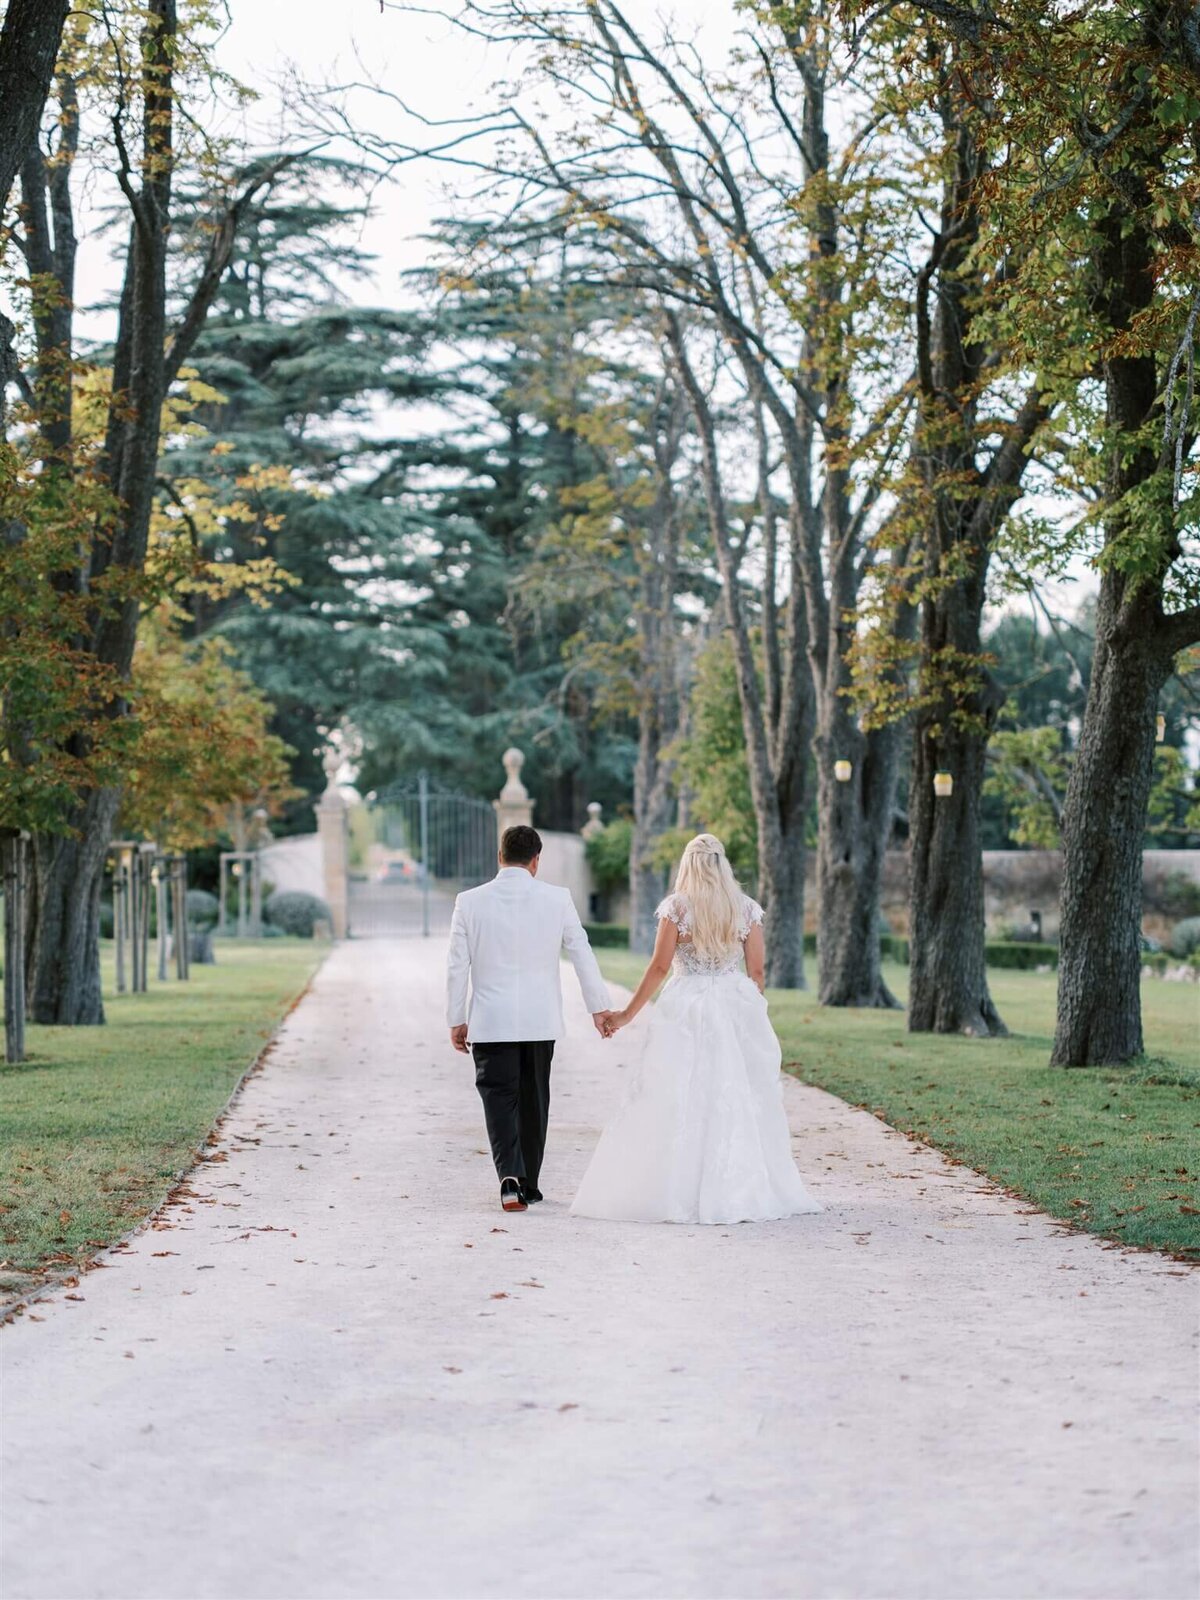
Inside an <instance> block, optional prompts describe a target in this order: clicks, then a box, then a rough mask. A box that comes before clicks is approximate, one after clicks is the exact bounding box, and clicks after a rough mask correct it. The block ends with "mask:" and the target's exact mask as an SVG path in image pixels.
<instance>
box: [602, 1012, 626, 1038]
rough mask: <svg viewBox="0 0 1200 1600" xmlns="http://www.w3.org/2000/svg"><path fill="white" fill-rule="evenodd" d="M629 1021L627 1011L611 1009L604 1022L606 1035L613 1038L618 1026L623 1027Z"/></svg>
mask: <svg viewBox="0 0 1200 1600" xmlns="http://www.w3.org/2000/svg"><path fill="white" fill-rule="evenodd" d="M628 1021H629V1013H628V1012H627V1011H610V1012H609V1013H608V1017H607V1019H606V1020H605V1024H604V1037H605V1038H606V1039H611V1038H612V1036H613V1034H614V1033H616V1031H617V1029H618V1028H623V1027H625V1025H626V1024H627V1023H628Z"/></svg>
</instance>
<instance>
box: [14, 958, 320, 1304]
mask: <svg viewBox="0 0 1200 1600" xmlns="http://www.w3.org/2000/svg"><path fill="white" fill-rule="evenodd" d="M338 943H339V941H337V940H331V941H330V943H329V944H328V945H327V946H326V949H325V952H324V954H323V955H322V956H321V958H320V959H319V960H318V962H317V964H316V966H315V967H314V968H313V969H312V971H311V972H310V973H309V975H308V977H307V978H306V979H305V981H304V987H303V988H302V989H300V991H299V992H298V993H297V994H296V995H295V996H294V997H293V999H292V1000H291V1001H290V1002H289V1003H288V1005H287V1006H286V1008H285V1009H284V1011H283V1014H282V1015H281V1016H280V1018H279V1020H278V1021H277V1022H276V1024H275V1026H274V1028H272V1030H271V1036H270V1038H269V1039H268V1040H267V1041H266V1043H265V1044H264V1045H263V1047H262V1049H261V1050H260V1051H259V1052H258V1054H257V1055H256V1056H255V1057H254V1058H253V1060H252V1061H250V1062H249V1064H248V1065H247V1066H246V1067H245V1068H244V1069H243V1070H242V1072H241V1073H240V1075H239V1076H238V1078H237V1081H236V1082H235V1083H234V1085H233V1087H232V1088H231V1089H230V1091H229V1094H228V1096H227V1097H226V1100H225V1103H224V1105H223V1106H222V1107H221V1109H220V1110H219V1111H218V1112H217V1114H216V1115H215V1116H214V1117H213V1119H212V1121H211V1122H210V1123H209V1124H208V1126H207V1128H205V1130H204V1132H203V1133H202V1134H201V1135H200V1138H199V1139H198V1140H197V1141H196V1143H195V1144H194V1145H193V1147H192V1149H191V1151H190V1152H189V1154H188V1158H187V1160H186V1162H185V1163H184V1165H183V1166H181V1167H179V1168H178V1169H177V1170H176V1172H174V1173H173V1174H172V1176H171V1178H170V1179H169V1181H168V1187H167V1191H166V1193H165V1194H164V1195H163V1197H162V1199H161V1200H159V1202H158V1203H157V1205H155V1206H154V1207H153V1208H152V1209H151V1210H149V1211H147V1213H146V1215H145V1216H144V1217H142V1218H141V1219H140V1220H139V1221H137V1222H135V1223H134V1224H133V1225H132V1226H131V1227H129V1228H127V1229H126V1230H125V1232H124V1233H122V1234H119V1235H118V1236H117V1237H116V1238H115V1239H113V1240H111V1241H110V1243H108V1244H106V1245H104V1247H103V1248H102V1249H100V1250H97V1251H95V1252H94V1254H92V1255H90V1256H89V1257H88V1259H87V1260H86V1261H84V1262H79V1263H74V1264H72V1265H71V1266H70V1267H65V1266H64V1267H63V1269H62V1270H61V1271H58V1272H55V1271H48V1272H45V1273H43V1274H33V1273H31V1274H30V1276H31V1277H35V1278H36V1282H35V1283H34V1284H33V1285H32V1288H30V1287H29V1286H26V1288H25V1289H23V1290H22V1291H21V1292H20V1294H19V1295H16V1296H14V1297H12V1298H3V1297H2V1296H0V1328H5V1327H9V1326H11V1325H12V1324H13V1323H15V1322H16V1321H17V1319H18V1318H19V1317H21V1316H23V1315H24V1313H25V1312H26V1311H27V1310H28V1309H29V1307H30V1306H35V1305H41V1304H43V1303H44V1302H46V1301H47V1300H49V1299H50V1298H51V1297H52V1296H53V1295H54V1294H55V1293H56V1292H57V1291H58V1290H61V1289H65V1288H68V1287H72V1286H73V1285H74V1284H75V1283H78V1281H79V1279H80V1278H81V1277H82V1276H83V1275H84V1274H85V1273H88V1272H94V1271H95V1270H96V1269H97V1268H98V1267H104V1266H107V1265H108V1263H107V1262H106V1261H105V1260H104V1257H105V1256H107V1255H110V1254H112V1253H113V1252H114V1251H119V1250H125V1249H128V1248H129V1246H130V1245H131V1244H132V1242H133V1240H134V1239H136V1238H137V1237H138V1236H139V1234H142V1233H145V1232H146V1230H147V1229H148V1228H149V1227H150V1226H151V1224H152V1223H153V1222H154V1221H155V1219H156V1218H157V1217H158V1216H159V1213H160V1212H162V1211H164V1210H165V1209H166V1208H167V1207H168V1206H171V1205H174V1204H176V1203H177V1200H178V1199H179V1198H180V1196H179V1190H180V1188H181V1187H182V1186H183V1185H184V1184H186V1183H187V1181H188V1179H189V1178H190V1177H191V1176H192V1175H193V1173H195V1171H196V1169H197V1168H198V1167H201V1166H203V1165H204V1164H205V1162H206V1161H207V1160H208V1159H209V1154H208V1153H209V1152H210V1151H211V1150H212V1149H213V1148H214V1147H215V1146H216V1145H218V1144H220V1142H221V1138H220V1134H221V1128H222V1126H223V1125H224V1123H225V1122H227V1121H228V1119H229V1117H230V1116H231V1115H232V1113H233V1112H234V1110H235V1109H236V1107H237V1104H238V1101H239V1100H240V1099H241V1097H242V1092H243V1090H244V1089H245V1087H246V1085H247V1084H248V1083H249V1082H250V1079H251V1078H255V1077H257V1076H258V1075H259V1074H260V1073H261V1072H264V1071H265V1070H266V1067H267V1063H268V1058H269V1057H270V1055H271V1053H272V1052H273V1050H274V1049H275V1046H276V1045H277V1044H278V1043H279V1036H280V1034H281V1033H282V1032H283V1030H284V1028H285V1027H286V1026H287V1024H288V1023H289V1021H290V1020H291V1017H292V1014H293V1012H294V1011H295V1010H296V1009H297V1007H298V1006H299V1005H300V1004H301V1003H302V1002H303V1001H304V1000H306V999H307V998H308V996H309V994H310V993H311V992H312V988H313V985H314V984H315V983H316V981H317V979H318V978H319V977H320V975H321V973H322V972H323V971H324V970H325V964H326V962H327V961H328V960H329V958H330V956H331V955H332V954H333V952H334V951H335V950H336V949H337V947H338Z"/></svg>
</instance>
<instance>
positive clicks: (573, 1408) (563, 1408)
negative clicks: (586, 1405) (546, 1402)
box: [558, 1400, 579, 1411]
mask: <svg viewBox="0 0 1200 1600" xmlns="http://www.w3.org/2000/svg"><path fill="white" fill-rule="evenodd" d="M558 1409H559V1410H560V1411H578V1410H579V1407H578V1406H577V1405H576V1404H575V1402H574V1400H568V1401H567V1403H566V1405H562V1406H559V1408H558Z"/></svg>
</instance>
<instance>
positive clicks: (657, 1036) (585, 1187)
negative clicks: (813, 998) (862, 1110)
mask: <svg viewBox="0 0 1200 1600" xmlns="http://www.w3.org/2000/svg"><path fill="white" fill-rule="evenodd" d="M656 915H657V916H659V917H660V918H661V917H669V918H670V919H671V921H672V922H674V923H675V925H676V926H677V927H678V929H679V935H680V938H679V943H678V945H677V946H676V951H675V960H674V963H673V971H672V976H671V979H670V981H669V983H668V984H667V985H666V987H665V988H664V989H663V991H662V993H661V994H660V996H659V998H658V1002H657V1004H655V1005H654V1006H651V1007H649V1008H648V1011H647V1012H645V1013H643V1015H645V1016H647V1018H648V1025H647V1027H646V1037H645V1046H644V1051H643V1056H642V1060H641V1064H640V1065H639V1066H638V1067H637V1069H636V1070H635V1075H634V1079H633V1082H632V1083H631V1084H630V1087H629V1092H628V1094H627V1095H626V1097H625V1099H624V1101H623V1103H622V1104H621V1107H620V1109H619V1110H618V1111H617V1114H616V1116H615V1117H614V1118H613V1120H612V1122H610V1123H609V1125H608V1127H607V1128H606V1129H605V1130H604V1133H603V1134H602V1135H601V1138H600V1143H599V1144H598V1145H597V1147H596V1153H595V1155H594V1156H593V1157H592V1160H591V1164H590V1166H589V1167H588V1169H587V1172H586V1173H585V1174H584V1178H583V1182H582V1183H581V1184H580V1186H579V1193H578V1194H577V1195H576V1196H575V1199H574V1201H573V1203H572V1205H571V1211H572V1212H573V1213H574V1215H576V1216H581V1217H604V1218H607V1219H609V1220H610V1221H616V1222H765V1221H769V1220H772V1219H774V1218H777V1217H792V1216H798V1215H800V1214H801V1213H803V1212H812V1211H820V1210H822V1209H823V1208H822V1207H821V1206H820V1205H819V1204H818V1203H817V1201H815V1200H814V1199H813V1198H812V1196H811V1195H810V1194H809V1193H808V1191H807V1190H806V1189H805V1187H804V1184H803V1183H802V1182H801V1179H800V1174H799V1173H798V1172H797V1171H796V1166H795V1163H794V1162H793V1160H792V1149H791V1137H790V1134H789V1132H788V1124H787V1116H786V1113H785V1112H784V1109H783V1093H782V1081H781V1078H780V1061H781V1052H780V1048H779V1041H778V1039H777V1038H776V1037H775V1030H774V1029H773V1028H772V1026H771V1022H770V1018H769V1017H768V1015H767V1002H766V1001H765V1000H764V999H763V997H762V995H761V994H759V992H758V989H757V987H756V985H755V984H754V983H753V982H752V981H751V979H750V978H748V977H747V976H746V974H745V972H744V971H743V970H742V951H741V949H740V948H738V949H737V950H735V951H733V952H732V953H731V954H730V955H729V956H728V957H726V958H725V959H724V960H721V961H716V962H706V961H705V960H704V958H703V957H701V956H699V955H698V954H697V953H696V951H695V950H694V949H693V947H692V945H691V943H690V941H689V926H688V911H687V902H686V900H684V899H683V897H682V896H680V895H669V896H668V897H667V899H666V900H664V901H663V903H662V904H661V905H660V906H659V908H658V911H657V913H656ZM761 920H762V908H761V906H759V905H758V904H757V903H756V902H755V901H753V900H751V899H750V898H749V896H746V897H745V899H744V906H743V924H742V929H741V939H742V941H743V943H744V941H745V939H746V938H747V936H748V935H749V932H750V929H751V928H752V927H753V925H754V924H755V923H756V922H761Z"/></svg>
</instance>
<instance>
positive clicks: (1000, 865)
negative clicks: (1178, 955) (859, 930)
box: [805, 850, 1200, 939]
mask: <svg viewBox="0 0 1200 1600" xmlns="http://www.w3.org/2000/svg"><path fill="white" fill-rule="evenodd" d="M808 867H809V871H808V890H807V894H806V897H805V904H806V922H807V925H808V927H809V928H810V929H812V928H815V927H816V915H817V901H816V884H815V870H816V868H815V862H814V860H813V857H812V855H811V854H810V856H809V862H808ZM1142 882H1143V886H1144V895H1145V914H1144V917H1143V927H1144V928H1145V931H1146V932H1147V933H1148V934H1150V935H1152V936H1153V937H1154V938H1157V939H1163V938H1165V937H1166V935H1167V934H1168V933H1169V932H1170V929H1171V928H1172V927H1173V926H1174V924H1175V923H1176V922H1178V921H1179V920H1180V919H1181V918H1182V917H1184V916H1188V915H1196V914H1198V913H1200V850H1147V851H1146V852H1145V855H1144V856H1143V869H1142ZM1061 887H1062V852H1061V851H1059V850H985V851H984V852H983V894H984V912H985V915H986V918H987V931H988V935H989V937H991V938H994V939H998V938H1004V937H1005V936H1006V935H1008V934H1010V933H1011V932H1012V931H1013V929H1014V928H1025V927H1028V925H1029V922H1030V912H1031V911H1040V912H1041V916H1042V933H1043V936H1044V937H1046V938H1048V939H1055V938H1057V937H1058V897H1059V891H1060V889H1061ZM882 911H883V920H884V922H885V923H886V925H887V927H888V928H889V929H890V930H891V932H893V933H900V934H903V933H907V932H908V854H907V852H906V851H903V850H892V851H889V852H888V855H887V860H886V863H885V866H884V874H883V894H882Z"/></svg>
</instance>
